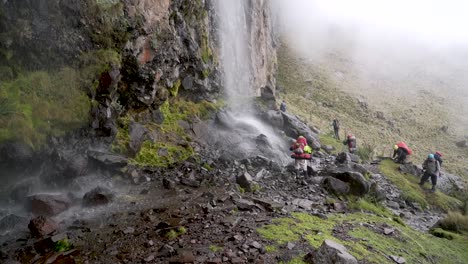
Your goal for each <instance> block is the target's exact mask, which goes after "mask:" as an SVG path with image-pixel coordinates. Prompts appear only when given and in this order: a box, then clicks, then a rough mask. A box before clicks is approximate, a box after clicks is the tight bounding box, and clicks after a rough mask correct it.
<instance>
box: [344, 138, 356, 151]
mask: <svg viewBox="0 0 468 264" xmlns="http://www.w3.org/2000/svg"><path fill="white" fill-rule="evenodd" d="M343 145H348V151H349V153H354V152H356V150H357V147H356V137H355V136H354V135H352V134H348V136H347V137H346V140H345V141H343Z"/></svg>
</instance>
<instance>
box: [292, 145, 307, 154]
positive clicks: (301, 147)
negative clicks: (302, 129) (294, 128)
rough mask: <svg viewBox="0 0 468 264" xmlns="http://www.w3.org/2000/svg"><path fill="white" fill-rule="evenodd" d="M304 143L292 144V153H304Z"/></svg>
mask: <svg viewBox="0 0 468 264" xmlns="http://www.w3.org/2000/svg"><path fill="white" fill-rule="evenodd" d="M304 148H305V147H304V145H303V144H302V143H297V142H296V143H294V146H293V152H294V154H299V155H300V154H303V153H304Z"/></svg>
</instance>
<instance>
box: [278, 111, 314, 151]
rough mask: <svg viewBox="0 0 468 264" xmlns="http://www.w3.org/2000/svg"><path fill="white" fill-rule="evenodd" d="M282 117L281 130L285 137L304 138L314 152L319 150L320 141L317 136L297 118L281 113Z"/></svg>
mask: <svg viewBox="0 0 468 264" xmlns="http://www.w3.org/2000/svg"><path fill="white" fill-rule="evenodd" d="M281 115H282V116H283V121H284V122H283V130H284V132H285V133H286V135H287V136H289V137H292V138H297V137H298V136H304V137H305V138H306V139H307V142H308V143H309V145H310V146H311V147H312V148H313V149H314V150H320V147H321V145H320V140H319V139H318V136H317V134H315V133H314V132H312V130H311V129H310V127H308V126H307V125H306V124H305V123H304V122H302V121H301V120H299V119H298V118H297V116H294V115H291V114H288V113H285V112H281Z"/></svg>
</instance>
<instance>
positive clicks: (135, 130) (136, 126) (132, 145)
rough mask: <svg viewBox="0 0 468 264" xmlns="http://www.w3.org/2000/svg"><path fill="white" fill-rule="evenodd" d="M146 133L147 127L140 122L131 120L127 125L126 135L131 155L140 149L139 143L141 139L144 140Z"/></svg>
mask: <svg viewBox="0 0 468 264" xmlns="http://www.w3.org/2000/svg"><path fill="white" fill-rule="evenodd" d="M146 133H147V129H146V128H145V127H144V126H143V125H142V124H140V123H137V122H134V121H132V122H130V124H129V125H128V135H129V137H130V142H129V144H128V147H129V150H130V152H131V153H132V154H133V155H134V154H136V153H138V151H139V150H140V147H141V144H142V142H143V140H145V135H146Z"/></svg>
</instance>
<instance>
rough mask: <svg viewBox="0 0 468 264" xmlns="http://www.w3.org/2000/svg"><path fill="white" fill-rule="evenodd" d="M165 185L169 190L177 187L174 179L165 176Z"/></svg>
mask: <svg viewBox="0 0 468 264" xmlns="http://www.w3.org/2000/svg"><path fill="white" fill-rule="evenodd" d="M163 187H164V188H165V189H168V190H172V189H174V188H175V183H174V181H172V180H169V179H167V178H163Z"/></svg>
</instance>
